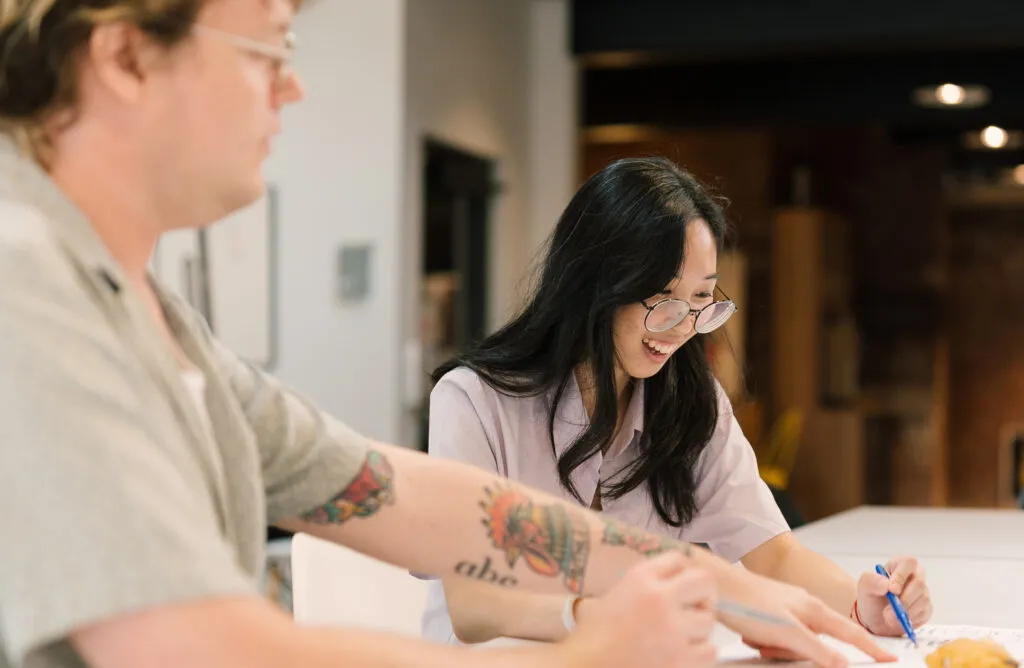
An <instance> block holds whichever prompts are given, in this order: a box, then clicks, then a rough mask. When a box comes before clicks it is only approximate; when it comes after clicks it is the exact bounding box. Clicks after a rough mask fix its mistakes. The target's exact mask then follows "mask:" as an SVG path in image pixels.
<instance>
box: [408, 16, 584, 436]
mask: <svg viewBox="0 0 1024 668" xmlns="http://www.w3.org/2000/svg"><path fill="white" fill-rule="evenodd" d="M567 12H568V10H567V2H566V0H534V1H533V2H531V1H528V0H527V1H515V2H512V1H505V0H502V1H494V0H484V1H481V0H414V1H411V2H409V4H408V12H407V27H408V33H407V35H406V45H407V48H406V63H407V65H406V74H407V77H408V86H407V92H408V97H407V105H408V106H407V112H408V115H407V118H406V135H405V137H406V142H407V144H406V155H407V161H406V181H405V183H406V186H405V196H406V219H405V225H406V226H405V233H404V235H403V236H404V238H405V239H406V246H405V249H404V253H405V262H404V266H405V267H406V268H407V271H406V277H405V281H404V285H405V286H406V292H405V294H404V296H403V297H404V299H403V310H404V313H405V320H404V322H405V327H406V336H407V337H408V338H409V339H415V338H416V337H417V336H418V332H417V324H418V321H419V291H420V283H419V279H420V277H419V272H420V267H421V264H422V260H421V257H422V248H423V239H422V217H423V207H422V201H423V190H422V180H423V176H422V175H423V160H424V156H423V140H424V138H426V137H430V138H433V139H439V140H442V141H444V142H446V143H450V144H452V145H454V146H456V147H458V148H461V149H463V150H466V151H469V152H472V153H477V154H480V155H482V156H484V157H487V158H490V159H493V160H495V161H496V164H497V168H498V173H497V179H498V181H499V182H500V184H501V194H500V195H499V196H498V197H497V199H496V201H495V205H496V206H495V207H494V210H493V212H492V215H491V221H490V223H491V228H490V249H491V251H490V252H491V256H490V260H491V271H490V277H489V279H490V288H489V292H490V298H489V304H488V307H489V310H490V312H489V324H490V326H491V327H492V328H493V327H496V326H497V325H499V324H500V323H502V322H503V321H504V320H505V319H506V318H507V317H508V316H509V314H510V313H512V312H513V311H514V310H515V309H516V308H517V307H518V306H519V305H520V303H521V300H522V297H523V296H524V295H523V294H522V290H521V288H523V287H524V286H525V283H524V281H523V279H524V272H525V270H526V267H527V266H528V265H529V264H530V262H531V260H532V258H533V256H534V253H535V251H536V249H537V246H538V244H539V242H540V241H541V240H542V239H543V238H544V237H545V236H546V235H547V233H548V231H549V230H550V227H551V226H552V225H553V224H554V221H555V220H556V219H557V215H558V213H557V211H555V210H554V208H555V206H557V207H558V209H557V210H558V211H560V210H561V207H562V206H564V205H565V202H566V201H567V199H568V196H569V195H570V194H571V192H572V187H573V183H574V181H573V178H574V170H575V152H576V151H575V136H576V129H575V122H576V118H575V96H576V88H575V74H574V71H575V70H574V67H573V64H572V61H571V59H570V58H569V56H568V44H567V36H568V31H567V16H568V14H567ZM567 81H568V82H571V84H572V85H565V84H566V82H567ZM563 86H564V87H563ZM535 195H537V196H539V197H540V201H537V202H535V201H534V200H533V197H534V196H535ZM554 202H557V204H555V205H554V206H553V203H554ZM418 372H419V373H421V374H422V372H423V370H422V369H419V370H418ZM406 373H407V374H413V373H417V369H415V368H411V365H410V368H408V369H407V371H406ZM421 398H422V397H419V396H416V395H415V394H412V395H410V396H407V397H405V399H406V400H407V402H408V404H407V408H412V407H413V406H414V404H415V403H416V402H417V401H418V400H420V399H421ZM406 415H407V418H408V419H407V420H406V423H405V427H404V429H403V432H404V433H405V434H406V435H407V438H410V439H411V438H412V437H413V435H414V434H415V433H416V425H415V422H414V421H413V419H412V417H413V416H412V415H411V414H410V413H407V414H406Z"/></svg>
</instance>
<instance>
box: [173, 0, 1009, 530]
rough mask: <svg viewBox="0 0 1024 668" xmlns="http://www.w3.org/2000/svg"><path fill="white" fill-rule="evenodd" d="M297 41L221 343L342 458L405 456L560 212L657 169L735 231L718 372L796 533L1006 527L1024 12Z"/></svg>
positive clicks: (585, 23) (878, 7)
mask: <svg viewBox="0 0 1024 668" xmlns="http://www.w3.org/2000/svg"><path fill="white" fill-rule="evenodd" d="M296 32H297V34H298V36H299V39H300V48H299V51H298V53H297V58H296V67H297V69H298V71H299V73H300V74H301V75H302V76H303V78H304V80H305V83H306V86H307V88H308V99H307V101H306V102H305V103H304V104H302V105H299V106H298V107H296V108H294V109H290V110H288V111H287V112H286V113H285V132H284V133H283V134H282V135H281V137H279V139H278V141H277V145H276V148H275V152H274V155H273V156H272V158H271V160H270V162H269V164H268V168H267V176H268V179H269V181H270V184H271V186H272V190H273V193H274V195H273V203H272V206H270V207H269V208H268V209H267V210H268V211H269V214H268V217H269V224H270V232H269V233H268V236H267V238H268V239H269V240H270V241H268V242H267V243H266V247H267V249H268V250H267V249H265V250H264V251H261V252H263V253H264V254H269V255H267V257H266V258H265V259H266V263H265V264H266V266H265V267H263V268H262V269H261V270H260V271H262V272H263V273H261V274H260V277H261V278H260V279H259V280H258V281H256V282H255V284H256V285H257V286H258V287H259V289H260V290H261V291H263V292H264V293H265V294H261V295H259V296H258V297H259V299H260V300H262V301H261V303H263V304H265V306H264V307H263V308H262V310H260V311H259V313H257V314H256V316H253V317H259V318H261V321H260V322H259V323H258V324H257V325H255V326H252V327H250V326H246V327H242V328H236V329H238V330H239V331H237V332H236V333H235V334H234V336H236V337H239V338H238V341H237V342H236V344H237V345H238V346H246V345H249V344H250V343H252V342H251V341H249V340H248V339H247V338H246V337H251V336H257V335H258V337H260V341H261V343H260V346H265V347H267V348H268V350H270V351H271V352H272V354H268V355H266V359H265V360H263V362H264V363H265V364H266V365H267V366H268V367H270V368H272V370H273V371H274V372H275V373H277V374H278V375H280V376H281V377H282V378H283V379H284V380H285V381H286V382H287V383H289V384H291V385H293V386H294V387H296V388H297V389H299V390H300V391H302V392H304V393H306V394H308V395H310V396H312V397H313V398H314V399H315V400H317V401H318V402H319V403H320V404H322V405H323V406H324V407H325V408H327V409H328V410H330V411H332V412H334V413H335V414H337V415H339V416H340V417H342V418H343V419H345V420H346V421H348V422H349V423H350V424H351V425H352V426H353V427H355V428H357V429H359V430H361V431H363V432H365V433H367V434H368V435H371V436H373V437H375V438H379V439H382V440H389V441H392V442H399V443H402V444H405V445H408V446H409V447H413V448H423V447H424V445H425V443H424V439H425V420H426V417H425V416H426V400H427V396H428V394H429V390H430V385H429V380H428V378H427V373H428V372H429V370H430V369H432V368H433V367H434V366H435V365H436V364H437V363H439V362H440V361H442V360H443V359H445V358H446V356H448V355H450V354H451V353H452V352H453V351H455V350H457V349H459V348H460V347H462V346H465V345H467V344H468V343H469V342H470V341H472V340H474V339H475V338H478V337H480V336H482V335H484V334H486V333H487V332H489V331H491V330H492V329H493V328H494V327H496V326H497V325H498V324H500V323H501V322H502V321H503V320H504V319H506V318H507V317H508V316H509V315H510V314H511V313H512V312H513V311H514V310H515V309H516V307H517V306H518V305H519V303H520V299H521V298H522V297H523V295H524V294H525V290H526V288H527V286H528V278H529V276H528V272H529V270H530V269H531V266H532V263H533V261H534V259H535V257H536V255H537V253H538V251H539V250H540V248H541V245H542V243H543V241H544V239H545V237H546V236H547V234H548V233H549V232H550V231H551V229H552V228H553V226H554V224H555V221H556V220H557V218H558V215H559V213H560V212H561V209H562V208H563V207H564V205H565V204H566V203H567V202H568V200H569V198H570V197H571V196H572V193H573V192H574V190H575V189H576V187H577V186H578V185H579V184H580V183H581V182H582V181H583V180H584V179H585V178H586V177H587V176H588V175H589V174H591V173H593V172H594V171H596V170H598V169H600V168H601V167H602V166H604V165H605V164H607V163H608V162H609V161H611V160H614V159H616V158H619V157H624V156H632V155H664V156H667V157H669V158H672V159H674V160H676V161H677V162H678V163H679V164H680V165H682V166H683V167H685V168H686V169H688V170H690V171H692V172H694V173H695V174H696V175H697V176H698V177H699V178H701V179H702V180H703V181H705V182H707V183H710V184H712V185H714V187H715V188H716V189H717V191H718V192H720V193H721V194H723V195H725V196H726V197H727V198H729V200H730V201H731V205H730V207H729V209H728V211H727V213H728V215H729V217H730V219H731V221H732V223H733V225H734V226H735V228H736V232H737V234H736V238H735V242H734V244H733V245H732V247H730V249H729V251H728V253H727V254H726V255H725V256H724V257H722V258H721V260H720V264H721V269H722V273H723V278H722V280H721V285H722V287H723V288H724V289H725V291H726V292H727V293H728V294H729V295H730V296H731V297H732V298H733V299H735V300H736V301H737V303H738V304H739V306H740V311H739V313H738V314H737V315H736V316H734V317H733V319H732V320H731V321H730V323H729V325H728V327H727V328H726V330H727V331H726V334H727V338H724V337H719V338H718V339H716V340H715V341H714V345H712V346H711V348H710V352H709V354H710V355H711V357H712V361H713V363H714V364H715V368H716V371H717V373H718V376H719V378H720V379H721V381H722V383H723V384H724V385H725V387H726V389H727V390H728V392H729V394H730V395H731V397H732V400H733V402H734V405H735V408H736V412H737V416H738V418H739V420H740V422H741V424H742V426H743V428H744V430H745V432H746V433H747V435H748V437H749V439H750V440H751V442H752V443H753V444H754V445H755V448H756V449H757V450H758V452H759V455H760V457H761V463H762V475H763V476H764V477H765V479H766V480H768V481H769V482H770V483H771V484H772V485H773V487H774V488H775V490H776V492H777V493H778V495H779V498H780V502H781V503H782V504H783V505H784V507H785V508H786V509H787V510H788V514H789V516H790V518H791V520H792V521H793V522H794V523H799V522H800V521H803V520H812V519H817V518H821V517H824V516H827V515H831V514H834V513H836V512H839V511H842V510H844V509H848V508H852V507H855V506H859V505H863V504H875V505H914V506H982V507H997V506H1012V505H1014V504H1015V502H1016V501H1015V500H1016V498H1017V497H1018V495H1019V494H1020V481H1021V471H1022V452H1024V449H1022V443H1024V186H1022V184H1024V134H1022V133H1024V86H1022V85H1021V79H1022V77H1024V75H1022V72H1024V49H1022V47H1024V3H1021V2H1019V0H1017V1H1016V2H1014V1H1010V0H1007V1H1003V2H997V1H995V0H974V1H973V2H971V3H964V2H953V1H949V0H889V1H888V2H881V1H880V0H862V1H861V2H858V3H837V2H804V1H800V0H786V1H781V0H780V1H777V2H770V1H767V0H760V1H755V0H717V1H716V2H713V3H697V2H690V1H687V0H618V1H612V0H576V1H570V0H319V1H318V2H313V3H311V4H310V5H309V6H308V8H307V9H305V10H304V11H303V12H302V13H301V14H300V16H299V18H298V20H297V23H296ZM261 206H266V205H265V204H263V205H261ZM203 246H204V242H197V243H193V242H192V241H188V240H185V241H172V242H169V243H166V244H163V245H162V247H161V251H160V258H159V260H160V262H159V264H160V267H161V271H162V272H164V274H165V275H168V276H171V277H172V278H173V279H174V280H182V281H185V282H186V283H187V282H188V280H190V279H188V276H191V274H190V273H189V272H190V271H191V270H190V269H189V267H191V266H193V264H194V263H195V256H196V254H197V253H198V254H202V253H203V252H204V251H203ZM182 267H184V269H182ZM254 271H255V269H254ZM186 279H188V280H186ZM208 280H209V281H210V282H211V283H213V284H217V281H218V278H217V272H216V271H214V272H213V274H212V275H211V276H209V277H208ZM241 283H252V282H251V281H250V282H246V281H241ZM185 287H188V286H185ZM254 299H255V298H254ZM233 301H235V302H241V303H248V301H249V300H247V299H236V300H233ZM230 322H231V319H230V318H220V325H219V326H220V327H222V328H223V327H225V326H227V325H229V324H230ZM217 327H218V318H214V328H215V329H217ZM264 340H265V341H264Z"/></svg>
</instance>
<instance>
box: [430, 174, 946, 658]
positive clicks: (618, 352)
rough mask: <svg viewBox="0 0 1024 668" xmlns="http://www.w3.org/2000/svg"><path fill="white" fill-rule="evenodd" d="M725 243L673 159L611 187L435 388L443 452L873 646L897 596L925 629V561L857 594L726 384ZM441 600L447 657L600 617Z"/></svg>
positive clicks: (510, 597) (471, 588)
mask: <svg viewBox="0 0 1024 668" xmlns="http://www.w3.org/2000/svg"><path fill="white" fill-rule="evenodd" d="M725 234H726V223H725V220H724V217H723V213H722V210H721V207H720V206H719V204H718V203H717V202H716V201H715V199H714V198H713V197H712V196H710V195H709V194H708V193H707V192H706V191H705V190H704V189H702V188H701V186H700V185H699V184H698V183H697V182H696V181H695V180H694V178H693V177H692V176H691V175H689V174H687V173H686V172H684V171H682V170H680V169H679V168H678V167H676V166H675V165H673V164H672V163H671V162H669V161H667V160H663V159H630V160H622V161H619V162H616V163H614V164H612V165H610V166H608V167H606V168H605V169H603V170H601V171H600V172H598V173H597V174H595V175H594V176H593V177H592V178H590V180H588V181H587V183H586V184H585V185H583V187H582V188H581V189H580V191H579V192H578V193H577V194H576V196H575V197H574V198H573V200H572V201H571V202H570V203H569V206H568V208H567V209H566V210H565V212H564V213H563V215H562V217H561V219H560V220H559V222H558V225H557V227H556V228H555V231H554V234H553V237H552V240H551V244H550V248H549V250H548V253H547V257H546V258H545V260H544V263H543V267H542V274H541V277H540V282H539V284H538V286H537V288H536V291H535V293H534V294H533V297H532V299H531V300H530V301H529V303H528V304H527V306H526V307H525V309H524V310H523V311H522V313H521V314H520V315H519V316H518V317H516V318H515V319H514V320H512V321H511V322H510V323H508V324H507V325H506V326H505V327H504V328H502V329H501V330H500V331H498V332H497V333H495V334H494V335H493V336H491V337H489V338H487V339H486V340H485V341H483V342H482V343H481V344H479V345H478V346H476V347H475V348H474V349H472V350H470V351H469V352H467V353H465V354H464V355H462V356H460V357H457V358H456V359H454V360H453V361H451V362H449V363H447V364H445V365H443V366H442V367H440V368H439V369H438V370H437V371H436V372H435V380H436V381H437V384H436V386H435V388H434V390H433V392H432V394H431V398H430V440H429V449H430V453H431V454H432V455H434V456H437V457H442V458H449V459H457V460H461V461H465V462H469V463H471V464H474V465H476V466H479V467H482V468H485V469H487V470H489V471H490V472H493V473H497V474H499V475H503V476H506V477H509V478H512V479H515V480H518V481H521V482H523V483H526V484H528V485H531V486H533V487H537V488H540V489H543V490H545V491H547V492H550V493H554V494H558V495H561V496H563V497H564V498H566V499H568V500H574V501H575V502H576V503H579V504H581V505H585V506H589V507H591V508H593V509H596V510H601V511H603V512H604V513H606V514H608V515H611V516H613V517H614V518H615V519H618V520H622V521H624V522H627V523H630V524H634V525H638V526H643V527H646V528H647V529H648V530H653V531H655V532H658V533H662V534H668V535H671V536H673V537H678V538H681V539H683V540H686V541H691V542H696V543H707V544H708V545H709V546H710V547H711V548H712V549H713V550H714V551H715V552H717V553H719V554H720V555H721V556H723V557H725V558H727V559H729V560H737V559H738V560H740V561H742V563H743V565H744V566H746V567H747V568H748V569H750V570H752V571H755V572H757V573H759V574H762V575H766V576H769V577H773V578H776V579H779V580H783V581H786V582H789V583H791V584H795V585H799V586H802V587H805V588H807V589H808V590H809V591H810V592H811V593H813V594H816V595H817V596H819V597H820V598H821V599H822V600H824V601H825V602H826V603H828V604H829V605H831V606H832V607H833V608H834V609H836V610H838V611H841V612H842V613H843V614H850V615H851V616H852V617H853V618H854V619H855V620H856V621H859V622H860V623H861V624H862V625H863V626H865V627H866V628H867V629H868V630H869V631H872V632H874V633H876V634H884V635H899V634H902V633H903V631H902V629H901V627H900V625H899V623H898V622H897V620H896V617H895V615H894V613H893V611H892V609H891V607H889V605H888V602H887V599H886V596H885V594H886V593H887V591H889V590H890V589H891V590H892V591H893V592H894V593H897V594H898V595H899V596H900V597H901V599H902V601H903V603H904V604H905V607H906V608H907V610H908V612H909V614H910V616H911V619H912V621H913V622H914V623H915V624H917V625H919V624H922V623H924V622H925V621H926V620H927V619H928V618H929V617H930V615H931V610H932V608H931V603H930V601H929V596H928V589H927V586H926V584H925V580H924V576H923V574H922V572H921V570H920V569H919V568H918V566H917V563H916V561H915V560H914V559H913V558H909V557H902V558H897V559H894V560H892V561H891V562H890V563H889V564H888V566H889V571H890V572H891V574H892V579H891V580H886V579H885V578H884V577H882V576H879V575H876V574H875V573H873V572H871V573H865V575H864V576H863V577H862V578H861V579H860V582H859V583H855V582H854V581H853V580H852V579H851V578H849V577H848V576H847V575H846V574H845V573H844V572H843V571H842V570H841V569H840V568H839V567H838V566H836V565H835V564H833V563H832V562H830V561H829V560H828V559H826V558H824V557H822V556H820V555H818V554H815V553H813V552H811V551H810V550H808V549H806V548H804V547H803V546H801V545H800V543H799V542H798V541H797V540H796V539H795V538H794V537H793V535H792V534H791V533H790V532H789V528H788V526H787V525H786V522H785V520H784V519H783V517H782V514H781V512H780V511H779V509H778V507H777V506H776V505H775V502H774V501H773V499H772V495H771V493H770V491H769V490H768V488H767V486H766V485H765V484H764V483H763V482H762V481H761V480H760V478H759V476H758V470H757V464H756V461H755V457H754V453H753V451H752V449H751V447H750V444H749V443H748V442H747V440H746V439H745V438H744V436H743V434H742V432H741V431H740V427H739V425H738V424H737V422H736V419H735V418H734V416H733V412H732V408H731V406H730V404H729V401H728V399H727V398H726V397H725V395H724V393H723V392H722V390H721V388H720V387H719V385H718V384H717V382H716V381H715V379H714V377H713V376H712V373H711V370H710V368H709V366H708V362H707V360H706V357H705V352H704V342H703V339H702V335H704V334H707V333H709V332H711V331H713V330H715V329H716V328H718V327H720V326H721V325H722V324H723V323H725V322H726V321H727V320H728V319H729V317H730V316H731V315H732V313H733V312H734V311H735V310H736V306H735V305H734V304H733V303H732V301H730V300H729V298H728V297H727V296H726V295H725V294H724V293H721V291H718V290H717V286H716V281H717V279H718V272H717V259H718V254H719V252H720V250H721V248H722V244H723V239H724V237H725ZM716 294H717V296H716ZM527 556H529V555H527ZM873 566H874V564H865V568H866V569H869V568H871V569H873ZM431 586H432V590H431V594H430V598H429V603H428V607H427V611H426V613H425V616H424V633H425V634H426V635H428V636H429V637H431V638H433V639H435V640H442V641H456V639H458V640H461V641H463V642H480V641H484V640H488V639H490V638H493V637H497V636H511V637H519V638H528V639H537V640H554V639H557V638H561V637H563V636H564V635H565V634H566V632H567V629H569V628H571V627H572V626H573V624H574V623H575V621H576V619H584V618H586V616H587V611H588V608H589V606H591V605H592V604H593V601H592V600H590V599H578V598H575V597H569V598H566V597H564V596H563V597H559V596H543V595H534V594H525V593H522V592H512V591H507V590H502V589H500V588H491V587H482V586H480V585H479V584H478V583H476V582H473V581H472V580H465V579H455V578H445V579H443V581H442V582H434V583H431Z"/></svg>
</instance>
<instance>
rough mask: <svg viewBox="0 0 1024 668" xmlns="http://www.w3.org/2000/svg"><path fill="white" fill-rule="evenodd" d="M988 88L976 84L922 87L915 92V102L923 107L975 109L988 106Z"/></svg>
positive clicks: (943, 84) (946, 84) (947, 84)
mask: <svg viewBox="0 0 1024 668" xmlns="http://www.w3.org/2000/svg"><path fill="white" fill-rule="evenodd" d="M990 97H991V95H990V93H989V90H988V88H986V87H984V86H980V85H976V84H967V85H960V84H955V83H942V84H939V85H937V86H922V87H920V88H918V89H916V90H915V91H914V101H915V102H917V104H919V105H921V106H922V107H960V108H964V109H973V108H976V107H982V106H984V105H986V104H988V101H989V98H990Z"/></svg>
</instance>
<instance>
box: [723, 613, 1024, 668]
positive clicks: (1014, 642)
mask: <svg viewBox="0 0 1024 668" xmlns="http://www.w3.org/2000/svg"><path fill="white" fill-rule="evenodd" d="M956 638H974V639H981V638H987V639H989V640H993V641H995V642H997V643H999V644H1000V645H1002V646H1003V647H1005V648H1006V650H1007V651H1008V652H1009V653H1010V654H1012V655H1013V656H1014V657H1015V658H1016V659H1017V660H1018V661H1024V629H991V628H985V627H981V626H943V625H934V624H932V625H926V626H923V627H922V628H920V629H919V630H918V631H917V641H918V645H919V647H918V648H915V647H914V645H913V644H911V642H910V641H909V640H907V639H906V638H877V639H876V640H877V644H878V645H879V646H880V647H882V648H883V649H886V650H888V651H890V652H892V653H893V654H895V655H896V656H898V657H899V659H900V660H899V662H898V663H887V664H876V662H874V661H872V660H871V659H869V658H868V657H866V656H865V655H864V654H862V653H861V652H860V651H858V650H856V649H854V648H852V647H850V646H848V645H844V644H843V643H839V642H834V641H832V640H831V639H826V642H828V643H829V644H831V645H833V646H836V647H839V649H840V650H841V651H842V652H843V653H844V654H845V655H846V656H847V657H848V658H849V659H850V665H853V666H869V665H886V666H915V667H917V668H922V667H923V666H924V665H925V661H924V658H925V656H927V655H928V654H931V653H932V652H933V651H935V649H936V648H937V647H938V646H939V645H941V644H942V643H944V642H946V641H948V640H954V639H956ZM718 664H719V665H721V666H764V665H769V664H770V665H773V666H784V665H806V664H795V663H793V664H786V663H779V662H775V661H773V662H768V661H763V660H761V659H759V658H758V655H757V652H755V651H754V650H752V649H750V648H749V647H747V646H746V645H743V644H742V643H734V644H730V645H727V646H724V647H721V648H720V649H719V656H718Z"/></svg>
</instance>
